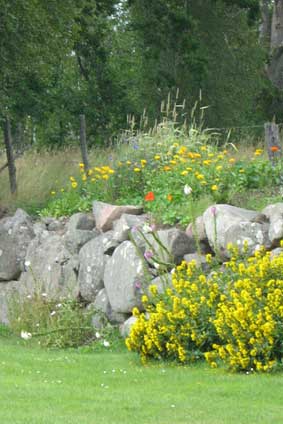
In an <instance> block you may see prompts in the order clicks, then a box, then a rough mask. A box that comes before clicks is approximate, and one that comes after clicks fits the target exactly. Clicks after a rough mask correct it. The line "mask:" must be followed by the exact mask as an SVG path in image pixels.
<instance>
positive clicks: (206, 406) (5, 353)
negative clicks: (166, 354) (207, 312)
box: [0, 336, 283, 424]
mask: <svg viewBox="0 0 283 424" xmlns="http://www.w3.org/2000/svg"><path fill="white" fill-rule="evenodd" d="M282 389H283V379H282V374H275V375H244V374H242V375H236V374H229V373H227V372H226V371H224V370H223V369H210V368H209V367H208V366H207V365H206V364H201V365H194V366H186V367H182V366H177V365H168V364H164V363H151V364H150V365H147V366H142V365H141V364H140V362H139V359H138V357H137V356H136V355H135V354H132V353H130V352H127V351H126V350H125V349H123V348H119V350H118V351H117V350H116V351H115V350H113V351H111V348H110V350H107V349H105V351H100V352H91V353H85V352H81V351H46V350H43V349H40V348H37V347H31V346H27V345H24V344H23V343H22V342H21V341H20V342H18V341H15V340H12V339H10V338H9V337H3V336H2V337H1V336H0V423H1V424H27V423H29V424H49V423H50V424H61V423H62V424H63V423H64V424H221V423H225V424H233V423H235V424H253V423H254V424H260V423H262V424H269V423H272V424H276V423H278V424H279V423H280V424H281V423H282V422H283V390H282Z"/></svg>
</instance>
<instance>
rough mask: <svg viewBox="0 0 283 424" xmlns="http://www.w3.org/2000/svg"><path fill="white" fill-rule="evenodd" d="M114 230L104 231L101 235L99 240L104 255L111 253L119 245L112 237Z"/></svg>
mask: <svg viewBox="0 0 283 424" xmlns="http://www.w3.org/2000/svg"><path fill="white" fill-rule="evenodd" d="M113 234H114V231H113V230H110V231H107V232H106V233H103V236H102V237H101V242H102V245H103V252H104V253H105V255H112V253H113V252H114V250H115V249H116V247H117V246H119V242H118V241H117V240H115V239H114V237H113Z"/></svg>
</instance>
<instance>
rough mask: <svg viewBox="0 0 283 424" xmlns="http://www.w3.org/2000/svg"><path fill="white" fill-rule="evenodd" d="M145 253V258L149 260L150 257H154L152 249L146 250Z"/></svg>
mask: <svg viewBox="0 0 283 424" xmlns="http://www.w3.org/2000/svg"><path fill="white" fill-rule="evenodd" d="M143 255H144V257H145V259H147V260H148V259H150V258H152V256H153V253H152V252H151V251H150V250H146V251H145V252H144V254H143Z"/></svg>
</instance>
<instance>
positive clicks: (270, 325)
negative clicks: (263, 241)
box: [126, 246, 283, 372]
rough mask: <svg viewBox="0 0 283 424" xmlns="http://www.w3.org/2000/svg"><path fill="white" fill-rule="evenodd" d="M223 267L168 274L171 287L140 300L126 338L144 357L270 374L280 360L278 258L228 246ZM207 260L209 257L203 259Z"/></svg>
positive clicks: (188, 266)
mask: <svg viewBox="0 0 283 424" xmlns="http://www.w3.org/2000/svg"><path fill="white" fill-rule="evenodd" d="M230 250H231V252H232V253H233V256H232V258H231V259H230V261H229V262H227V263H225V269H224V270H223V269H222V270H221V271H220V270H219V271H218V272H216V271H212V272H210V274H209V276H206V275H204V274H203V273H202V271H201V269H200V268H198V267H197V266H196V263H195V262H194V261H192V262H190V263H186V262H183V263H182V264H181V265H180V266H178V267H177V268H176V270H175V273H174V275H173V278H172V287H168V288H167V289H166V290H165V292H164V293H162V294H160V293H158V291H157V288H156V287H155V286H151V287H150V288H149V292H148V295H147V296H143V299H142V300H143V302H144V306H145V312H144V313H140V312H139V311H138V310H137V308H135V310H134V311H133V313H134V315H135V316H136V317H137V321H136V323H135V324H134V326H133V327H132V330H131V333H130V336H129V337H128V338H127V339H126V345H127V347H128V349H130V350H134V351H137V352H139V353H140V355H141V358H142V360H143V361H146V360H147V358H149V357H153V358H161V357H163V358H167V359H172V360H178V361H180V362H182V363H184V362H189V361H193V360H196V359H198V358H201V357H203V356H204V357H205V358H206V360H207V361H208V362H209V363H210V365H211V366H212V367H216V366H217V363H218V361H219V360H222V361H224V362H225V363H226V364H227V365H228V366H229V368H230V369H232V370H235V371H247V372H251V371H270V370H272V369H273V368H274V367H275V366H276V365H278V364H280V363H282V358H283V277H282V275H283V273H282V271H283V253H281V254H279V255H278V256H272V255H271V254H270V252H265V251H264V249H260V250H259V251H258V252H256V254H255V255H254V256H253V257H247V256H246V255H245V254H244V253H245V250H246V249H245V246H244V249H243V251H242V252H240V253H239V251H238V249H237V248H235V247H233V246H230ZM207 263H208V264H210V265H213V258H212V257H211V255H207Z"/></svg>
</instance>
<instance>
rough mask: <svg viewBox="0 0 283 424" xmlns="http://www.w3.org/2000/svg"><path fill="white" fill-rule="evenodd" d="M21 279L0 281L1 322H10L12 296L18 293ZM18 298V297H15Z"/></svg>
mask: <svg viewBox="0 0 283 424" xmlns="http://www.w3.org/2000/svg"><path fill="white" fill-rule="evenodd" d="M18 292H19V281H9V282H5V283H0V323H1V324H6V325H8V324H9V307H11V305H10V303H9V302H10V301H11V300H12V296H14V295H16V296H17V295H18ZM15 300H17V299H15Z"/></svg>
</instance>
